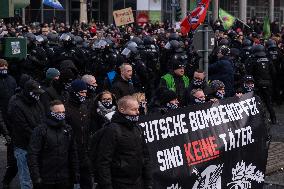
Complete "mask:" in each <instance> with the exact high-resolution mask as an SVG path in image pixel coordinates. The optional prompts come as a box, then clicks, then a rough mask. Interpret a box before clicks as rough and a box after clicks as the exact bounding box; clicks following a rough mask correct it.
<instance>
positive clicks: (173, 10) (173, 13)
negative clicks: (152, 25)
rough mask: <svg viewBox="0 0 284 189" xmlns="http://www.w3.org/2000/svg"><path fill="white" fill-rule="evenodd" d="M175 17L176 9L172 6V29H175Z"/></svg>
mask: <svg viewBox="0 0 284 189" xmlns="http://www.w3.org/2000/svg"><path fill="white" fill-rule="evenodd" d="M175 15H176V9H175V7H174V6H172V28H173V27H174V25H175V23H176V18H175Z"/></svg>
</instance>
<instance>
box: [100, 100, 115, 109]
mask: <svg viewBox="0 0 284 189" xmlns="http://www.w3.org/2000/svg"><path fill="white" fill-rule="evenodd" d="M101 103H102V105H103V106H104V107H105V108H106V109H111V108H112V106H113V104H112V101H101Z"/></svg>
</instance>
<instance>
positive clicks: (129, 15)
mask: <svg viewBox="0 0 284 189" xmlns="http://www.w3.org/2000/svg"><path fill="white" fill-rule="evenodd" d="M113 17H114V21H115V25H116V26H122V25H126V24H130V23H133V22H134V17H133V12H132V9H131V7H129V8H126V9H120V10H117V11H113Z"/></svg>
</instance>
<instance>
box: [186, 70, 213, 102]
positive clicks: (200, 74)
mask: <svg viewBox="0 0 284 189" xmlns="http://www.w3.org/2000/svg"><path fill="white" fill-rule="evenodd" d="M193 89H202V91H203V92H204V93H206V94H208V93H209V90H210V89H209V87H208V85H207V83H206V81H205V73H204V71H202V70H196V71H195V72H194V74H193V79H192V82H191V83H190V85H189V86H188V88H187V89H186V93H185V101H186V105H189V104H190V103H191V100H192V99H191V98H190V97H191V96H192V95H191V91H192V90H193Z"/></svg>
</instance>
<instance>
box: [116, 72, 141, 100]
mask: <svg viewBox="0 0 284 189" xmlns="http://www.w3.org/2000/svg"><path fill="white" fill-rule="evenodd" d="M111 92H112V93H113V94H114V95H115V98H116V99H117V100H119V99H120V98H121V97H123V96H126V95H132V94H133V93H135V89H134V87H133V84H132V83H130V82H128V81H126V80H124V79H122V77H121V76H118V77H117V79H116V80H115V81H114V83H113V85H112V89H111Z"/></svg>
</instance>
